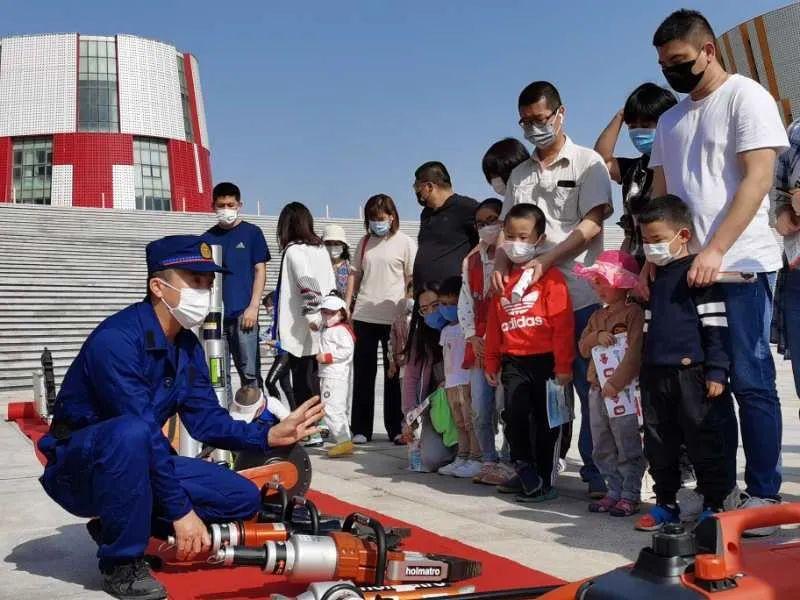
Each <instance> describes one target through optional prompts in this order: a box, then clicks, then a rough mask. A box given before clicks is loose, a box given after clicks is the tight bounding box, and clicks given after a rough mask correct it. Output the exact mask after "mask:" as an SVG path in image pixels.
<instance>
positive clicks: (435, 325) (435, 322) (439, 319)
mask: <svg viewBox="0 0 800 600" xmlns="http://www.w3.org/2000/svg"><path fill="white" fill-rule="evenodd" d="M425 325H427V326H428V327H430V328H431V329H436V330H437V331H439V330H441V329H442V328H443V327H444V326H445V325H447V319H445V318H444V317H443V316H442V313H440V312H439V311H438V310H435V311H433V312H432V313H429V314H427V315H425Z"/></svg>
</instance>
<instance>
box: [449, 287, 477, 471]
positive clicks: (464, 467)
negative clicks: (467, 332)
mask: <svg viewBox="0 0 800 600" xmlns="http://www.w3.org/2000/svg"><path fill="white" fill-rule="evenodd" d="M460 293H461V277H460V276H455V277H450V278H448V279H445V280H444V281H443V282H442V285H441V287H440V288H439V313H440V314H441V316H442V320H443V322H445V323H446V325H445V326H444V328H443V329H442V333H441V336H440V338H439V343H440V344H441V346H442V356H443V358H444V379H445V382H444V391H445V393H446V394H447V403H448V404H449V405H450V412H451V413H452V415H453V421H455V424H456V428H457V429H458V454H457V455H456V459H455V461H453V462H452V463H450V464H449V465H445V466H443V467H441V468H440V469H439V474H440V475H453V476H454V477H463V478H466V479H472V478H473V477H475V476H476V475H478V473H480V471H481V468H482V467H483V463H482V462H481V449H480V445H479V444H478V439H477V438H476V437H475V429H474V427H473V412H472V397H471V395H470V392H469V370H468V369H465V368H464V352H465V349H466V344H467V342H466V339H465V338H464V332H463V331H462V330H461V326H460V325H459V324H458V297H459V295H460Z"/></svg>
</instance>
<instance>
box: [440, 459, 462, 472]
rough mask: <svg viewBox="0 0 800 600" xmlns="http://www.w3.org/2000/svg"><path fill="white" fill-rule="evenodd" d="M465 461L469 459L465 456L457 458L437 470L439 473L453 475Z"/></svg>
mask: <svg viewBox="0 0 800 600" xmlns="http://www.w3.org/2000/svg"><path fill="white" fill-rule="evenodd" d="M465 462H467V461H465V460H464V459H463V458H457V459H455V460H454V461H453V462H451V463H450V464H449V465H445V466H443V467H439V470H438V471H437V473H439V475H452V474H453V472H454V471H455V470H456V469H457V468H459V467H460V466H461V465H463V464H464V463H465Z"/></svg>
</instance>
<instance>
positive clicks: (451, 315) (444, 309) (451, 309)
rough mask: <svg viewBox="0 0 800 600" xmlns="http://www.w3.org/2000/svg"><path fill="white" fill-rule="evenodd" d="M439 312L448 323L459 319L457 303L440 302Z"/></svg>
mask: <svg viewBox="0 0 800 600" xmlns="http://www.w3.org/2000/svg"><path fill="white" fill-rule="evenodd" d="M439 312H440V313H442V317H443V318H444V319H445V320H447V322H448V323H455V322H456V321H458V306H456V305H455V304H440V305H439Z"/></svg>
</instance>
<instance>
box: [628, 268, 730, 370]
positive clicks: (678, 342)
mask: <svg viewBox="0 0 800 600" xmlns="http://www.w3.org/2000/svg"><path fill="white" fill-rule="evenodd" d="M693 259H694V256H687V257H685V258H679V259H677V260H675V261H673V262H671V263H669V264H668V265H666V266H663V267H658V269H657V271H656V278H655V281H654V282H653V285H652V287H651V290H650V302H649V304H648V306H647V308H646V310H645V324H644V333H645V337H644V349H643V352H642V364H643V365H649V366H664V367H688V366H694V365H698V364H702V365H703V366H704V367H705V370H706V378H707V379H710V380H712V381H718V382H720V383H724V382H725V381H726V379H727V374H728V371H729V368H730V358H729V356H728V318H727V312H726V308H725V297H724V294H723V291H722V288H721V287H720V286H721V285H724V284H715V285H712V286H711V287H707V288H692V287H689V284H688V283H687V281H686V274H687V272H688V271H689V267H691V265H692V260H693Z"/></svg>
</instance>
